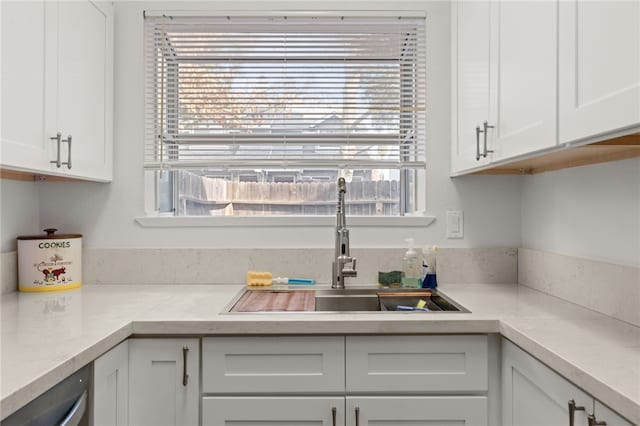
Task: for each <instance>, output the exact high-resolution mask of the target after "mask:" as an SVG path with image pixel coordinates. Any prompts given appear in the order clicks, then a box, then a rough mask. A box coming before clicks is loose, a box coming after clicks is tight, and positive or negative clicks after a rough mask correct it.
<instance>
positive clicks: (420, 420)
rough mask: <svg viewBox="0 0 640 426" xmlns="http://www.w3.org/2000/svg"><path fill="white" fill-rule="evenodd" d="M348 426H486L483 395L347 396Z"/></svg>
mask: <svg viewBox="0 0 640 426" xmlns="http://www.w3.org/2000/svg"><path fill="white" fill-rule="evenodd" d="M346 418H347V422H346V425H347V426H353V425H358V426H373V425H375V426H397V425H407V426H409V425H424V424H428V425H429V426H454V425H456V426H458V425H460V426H462V425H464V426H487V398H486V397H484V396H459V397H457V396H433V397H431V396H393V397H384V396H380V397H377V396H372V397H347V404H346Z"/></svg>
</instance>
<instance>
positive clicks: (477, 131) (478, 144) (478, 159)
mask: <svg viewBox="0 0 640 426" xmlns="http://www.w3.org/2000/svg"><path fill="white" fill-rule="evenodd" d="M480 133H482V130H480V126H476V161H480Z"/></svg>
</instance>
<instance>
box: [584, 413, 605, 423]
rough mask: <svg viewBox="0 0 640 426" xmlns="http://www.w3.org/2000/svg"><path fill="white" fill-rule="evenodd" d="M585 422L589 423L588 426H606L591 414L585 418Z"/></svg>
mask: <svg viewBox="0 0 640 426" xmlns="http://www.w3.org/2000/svg"><path fill="white" fill-rule="evenodd" d="M587 422H588V423H589V426H607V422H605V421H600V422H599V421H597V420H596V416H595V415H594V414H593V413H592V414H589V415H588V416H587Z"/></svg>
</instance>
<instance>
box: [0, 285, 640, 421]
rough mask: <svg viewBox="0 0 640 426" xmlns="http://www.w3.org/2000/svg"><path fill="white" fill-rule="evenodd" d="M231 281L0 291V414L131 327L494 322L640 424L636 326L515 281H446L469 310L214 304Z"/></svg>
mask: <svg viewBox="0 0 640 426" xmlns="http://www.w3.org/2000/svg"><path fill="white" fill-rule="evenodd" d="M241 287H242V286H240V285H89V286H85V287H84V288H82V289H80V290H72V291H67V292H61V293H41V294H28V293H11V294H7V295H3V296H2V304H1V309H2V335H1V344H2V358H1V361H0V368H1V370H0V371H1V381H0V385H1V388H0V393H1V398H2V400H1V404H0V412H1V413H2V416H1V417H2V418H4V417H6V416H8V415H9V414H11V413H12V412H14V411H15V410H17V409H18V408H20V407H22V406H23V405H25V404H26V403H27V402H29V401H30V400H32V399H33V398H35V397H36V396H38V395H39V394H40V393H42V392H44V391H45V390H47V389H48V388H50V387H51V386H53V385H54V384H56V383H57V382H59V381H60V380H62V379H63V378H65V377H67V376H68V375H70V374H71V373H73V372H74V371H76V370H78V369H79V368H81V367H82V366H84V365H86V364H87V363H89V362H91V361H93V360H94V359H95V358H97V357H98V356H100V355H101V354H102V353H104V352H106V351H107V350H109V349H110V348H111V347H113V346H115V345H116V344H117V343H119V342H120V341H122V340H124V339H126V338H127V337H129V336H131V335H196V336H201V335H215V334H236V335H241V334H393V333H425V334H427V333H458V334H462V333H500V334H501V335H503V336H505V337H507V338H508V339H510V340H511V341H513V342H514V343H516V344H517V345H519V346H520V347H522V348H523V349H524V350H526V351H527V352H529V353H531V354H532V355H533V356H535V357H536V358H538V359H540V360H541V361H542V362H544V363H545V364H547V365H549V366H550V367H551V368H553V369H554V370H556V371H557V372H559V373H560V374H562V375H563V376H565V377H566V378H567V379H569V380H570V381H571V382H573V383H575V384H576V385H578V386H579V387H581V388H582V389H584V390H585V391H586V392H588V393H589V394H591V395H593V396H594V397H596V398H597V399H599V400H600V401H602V402H603V403H605V404H606V405H608V406H610V407H611V408H612V409H614V410H615V411H617V412H619V413H620V414H622V415H623V416H625V417H627V418H628V419H629V420H631V421H632V422H634V423H638V424H640V328H639V327H636V326H633V325H630V324H628V323H625V322H622V321H618V320H616V319H613V318H611V317H607V316H605V315H602V314H599V313H596V312H593V311H590V310H588V309H585V308H582V307H580V306H578V305H574V304H571V303H568V302H565V301H563V300H561V299H558V298H555V297H552V296H548V295H546V294H544V293H541V292H538V291H535V290H532V289H530V288H528V287H523V286H518V285H504V284H503V285H487V284H482V285H469V284H466V285H445V286H443V288H442V291H443V292H444V293H445V294H446V295H448V296H449V297H451V298H452V299H453V300H455V301H456V302H458V303H460V304H461V305H463V306H464V307H466V308H467V309H469V310H470V311H471V313H438V314H421V313H410V312H407V313H381V312H372V313H357V314H354V313H337V314H333V313H332V314H328V313H268V314H265V313H259V314H222V313H221V312H222V311H223V309H224V308H225V307H226V306H227V305H228V304H229V302H230V301H231V300H232V299H233V297H234V296H236V295H237V294H238V292H239V291H240V289H241Z"/></svg>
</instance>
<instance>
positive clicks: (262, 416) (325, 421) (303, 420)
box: [202, 396, 344, 426]
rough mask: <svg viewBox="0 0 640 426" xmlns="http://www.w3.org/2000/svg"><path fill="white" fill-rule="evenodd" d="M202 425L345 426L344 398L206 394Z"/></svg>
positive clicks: (203, 400) (203, 403) (203, 401)
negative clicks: (210, 395) (214, 395)
mask: <svg viewBox="0 0 640 426" xmlns="http://www.w3.org/2000/svg"><path fill="white" fill-rule="evenodd" d="M334 416H335V422H334V420H333V419H334ZM202 425H203V426H220V425H251V426H262V425H264V426H274V425H296V426H298V425H314V426H332V425H344V397H321V396H314V397H205V398H202Z"/></svg>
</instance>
